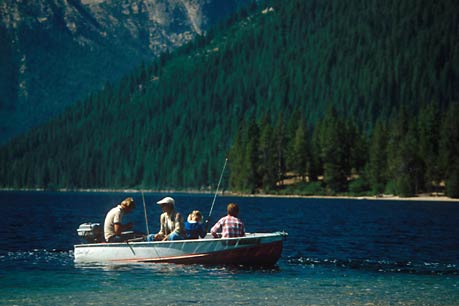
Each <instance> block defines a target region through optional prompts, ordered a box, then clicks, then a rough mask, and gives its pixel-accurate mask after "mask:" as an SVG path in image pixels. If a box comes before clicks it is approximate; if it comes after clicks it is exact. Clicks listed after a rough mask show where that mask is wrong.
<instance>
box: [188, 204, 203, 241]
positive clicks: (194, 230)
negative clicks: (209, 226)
mask: <svg viewBox="0 0 459 306" xmlns="http://www.w3.org/2000/svg"><path fill="white" fill-rule="evenodd" d="M185 232H186V239H198V238H199V237H201V238H204V237H205V236H206V229H205V228H204V224H202V214H201V212H200V211H199V210H194V211H193V212H192V213H191V214H189V215H188V220H187V221H186V222H185Z"/></svg>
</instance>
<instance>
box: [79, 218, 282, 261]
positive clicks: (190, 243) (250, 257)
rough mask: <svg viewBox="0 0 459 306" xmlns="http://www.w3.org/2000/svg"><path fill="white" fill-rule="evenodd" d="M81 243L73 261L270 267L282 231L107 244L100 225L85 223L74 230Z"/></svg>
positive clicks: (279, 248)
mask: <svg viewBox="0 0 459 306" xmlns="http://www.w3.org/2000/svg"><path fill="white" fill-rule="evenodd" d="M77 231H78V235H79V236H80V238H82V240H83V243H81V244H77V245H75V246H74V256H75V262H77V263H84V262H135V263H176V264H217V265H219V264H223V265H250V266H272V265H275V264H276V262H277V261H278V260H279V258H280V257H281V253H282V246H283V241H284V240H285V238H286V237H287V233H285V232H274V233H246V235H245V236H244V237H237V238H214V237H213V236H212V235H211V234H207V235H206V237H205V238H202V239H201V238H200V239H188V240H176V241H144V239H143V237H136V235H135V234H132V233H130V234H131V235H133V237H132V238H130V239H127V240H126V241H124V242H116V243H107V242H103V239H101V229H100V225H99V226H98V224H94V223H92V224H91V223H85V224H82V225H80V228H79V229H78V230H77Z"/></svg>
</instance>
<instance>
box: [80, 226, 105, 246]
mask: <svg viewBox="0 0 459 306" xmlns="http://www.w3.org/2000/svg"><path fill="white" fill-rule="evenodd" d="M77 233H78V237H80V240H81V242H82V243H98V242H103V241H105V240H104V231H103V229H102V226H100V224H99V223H91V222H88V223H83V224H80V227H79V228H78V229H77Z"/></svg>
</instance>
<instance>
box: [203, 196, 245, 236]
mask: <svg viewBox="0 0 459 306" xmlns="http://www.w3.org/2000/svg"><path fill="white" fill-rule="evenodd" d="M226 210H227V212H228V215H227V216H225V217H223V218H221V219H220V220H218V222H217V223H216V224H215V225H214V226H213V227H212V228H211V230H210V233H211V234H212V236H214V237H215V238H219V237H222V238H231V237H243V236H245V229H244V223H242V221H241V220H240V219H238V218H237V216H238V215H239V206H237V204H234V203H230V204H228V207H227V208H226ZM219 232H221V234H219Z"/></svg>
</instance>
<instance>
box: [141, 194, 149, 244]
mask: <svg viewBox="0 0 459 306" xmlns="http://www.w3.org/2000/svg"><path fill="white" fill-rule="evenodd" d="M141 192H142V201H143V212H144V214H145V226H146V228H147V235H150V230H149V229H148V217H147V206H146V205H145V197H144V196H143V191H141Z"/></svg>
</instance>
